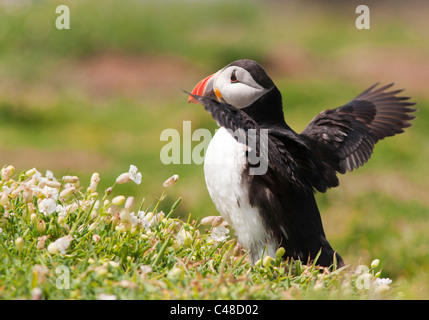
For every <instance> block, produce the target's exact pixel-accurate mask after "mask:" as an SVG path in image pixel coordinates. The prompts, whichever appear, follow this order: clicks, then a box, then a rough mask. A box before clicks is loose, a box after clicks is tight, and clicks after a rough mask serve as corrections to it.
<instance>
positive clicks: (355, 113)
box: [301, 83, 416, 173]
mask: <svg viewBox="0 0 429 320" xmlns="http://www.w3.org/2000/svg"><path fill="white" fill-rule="evenodd" d="M377 86H378V83H376V84H374V85H372V86H371V87H369V88H368V89H366V90H365V91H363V92H362V93H361V94H359V95H358V96H357V97H356V98H354V99H353V100H352V101H350V102H349V103H347V104H345V105H344V106H341V107H338V108H336V109H332V110H326V111H324V112H322V113H320V114H319V115H317V116H316V117H315V118H314V119H313V120H312V121H311V122H310V123H309V125H308V126H307V127H306V128H305V129H304V130H303V132H302V133H301V136H302V137H303V138H304V140H306V141H307V142H308V143H309V144H310V145H311V146H312V148H314V149H315V152H317V154H318V155H319V156H320V157H322V159H323V157H324V155H326V154H329V153H334V154H335V155H337V159H338V161H330V162H329V161H328V162H329V164H330V166H331V167H332V168H333V169H335V170H336V171H338V172H340V173H345V172H346V171H347V170H348V171H353V170H354V169H357V168H359V167H360V166H362V165H363V164H364V163H366V162H367V161H368V160H369V158H370V157H371V154H372V152H373V149H374V146H375V144H376V143H377V142H378V141H379V140H382V139H384V138H386V137H390V136H393V135H395V134H399V133H402V132H404V129H405V128H407V127H410V126H411V123H410V122H409V121H411V120H413V119H414V118H415V116H414V115H413V114H412V113H413V112H415V111H416V109H414V108H410V107H411V106H413V105H415V103H414V102H411V101H408V100H409V99H410V97H406V96H396V95H397V94H399V93H401V92H402V91H403V89H398V90H391V91H387V90H388V89H390V88H391V87H392V86H393V83H390V84H387V85H384V86H381V87H379V88H377ZM330 159H331V160H332V159H335V157H332V156H330Z"/></svg>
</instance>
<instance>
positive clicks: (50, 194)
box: [41, 186, 58, 201]
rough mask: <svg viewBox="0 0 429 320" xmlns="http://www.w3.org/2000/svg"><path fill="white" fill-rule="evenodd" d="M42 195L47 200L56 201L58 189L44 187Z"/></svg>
mask: <svg viewBox="0 0 429 320" xmlns="http://www.w3.org/2000/svg"><path fill="white" fill-rule="evenodd" d="M41 193H42V194H43V195H44V196H45V197H46V198H51V199H54V200H55V201H56V200H58V189H57V188H51V187H48V186H44V187H43V189H42V190H41Z"/></svg>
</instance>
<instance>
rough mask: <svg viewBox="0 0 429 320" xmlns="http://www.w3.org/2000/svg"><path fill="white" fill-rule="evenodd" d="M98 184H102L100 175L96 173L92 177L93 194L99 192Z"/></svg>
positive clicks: (91, 187)
mask: <svg viewBox="0 0 429 320" xmlns="http://www.w3.org/2000/svg"><path fill="white" fill-rule="evenodd" d="M98 182H100V174H99V173H97V172H94V173H93V174H92V176H91V183H90V186H89V188H90V189H91V191H92V192H95V191H96V190H97V186H98Z"/></svg>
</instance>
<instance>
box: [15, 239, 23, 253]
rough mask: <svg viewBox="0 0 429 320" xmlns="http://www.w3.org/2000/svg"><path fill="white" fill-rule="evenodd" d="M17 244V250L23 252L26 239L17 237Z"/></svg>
mask: <svg viewBox="0 0 429 320" xmlns="http://www.w3.org/2000/svg"><path fill="white" fill-rule="evenodd" d="M15 246H16V250H18V251H19V252H22V251H23V250H24V239H22V238H21V237H18V238H16V240H15Z"/></svg>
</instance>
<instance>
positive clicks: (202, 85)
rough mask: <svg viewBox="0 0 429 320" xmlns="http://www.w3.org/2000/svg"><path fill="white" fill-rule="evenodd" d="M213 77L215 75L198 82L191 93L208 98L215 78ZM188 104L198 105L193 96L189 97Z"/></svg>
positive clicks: (211, 92)
mask: <svg viewBox="0 0 429 320" xmlns="http://www.w3.org/2000/svg"><path fill="white" fill-rule="evenodd" d="M215 75H216V73H214V74H211V75H209V76H208V77H206V78H204V79H203V80H201V81H200V82H198V84H197V85H196V86H195V88H194V89H193V90H192V92H191V93H192V94H194V95H196V96H208V95H211V94H213V80H214V78H215ZM188 102H191V103H198V101H197V99H195V98H194V97H193V96H189V98H188Z"/></svg>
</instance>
